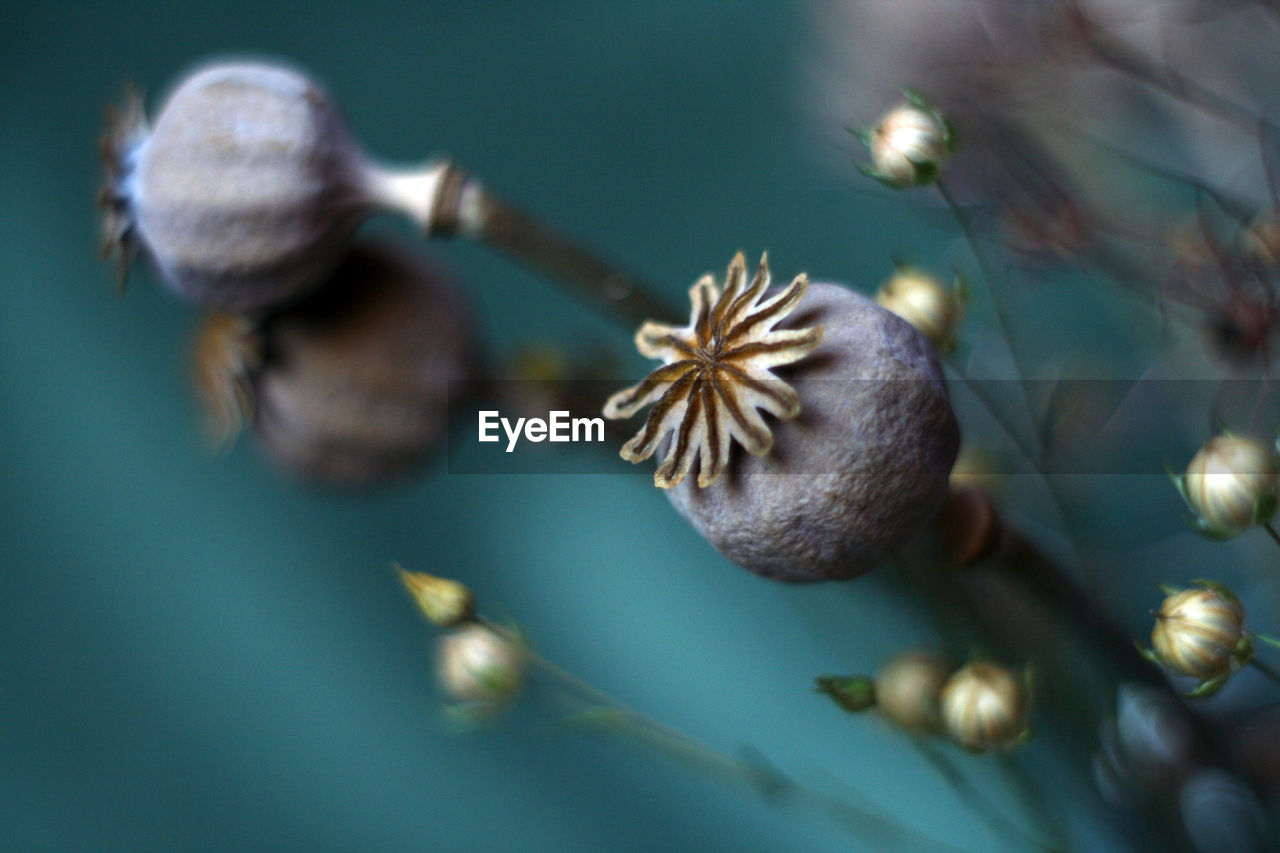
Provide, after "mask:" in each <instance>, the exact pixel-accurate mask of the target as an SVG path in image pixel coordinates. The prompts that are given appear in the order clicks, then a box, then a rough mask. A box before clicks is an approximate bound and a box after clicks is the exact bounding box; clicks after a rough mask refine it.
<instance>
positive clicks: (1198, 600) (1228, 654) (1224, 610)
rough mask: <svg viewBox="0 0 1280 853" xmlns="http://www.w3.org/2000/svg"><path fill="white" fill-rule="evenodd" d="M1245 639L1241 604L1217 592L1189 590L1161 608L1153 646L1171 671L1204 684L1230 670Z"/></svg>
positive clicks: (1153, 636) (1166, 602) (1173, 597)
mask: <svg viewBox="0 0 1280 853" xmlns="http://www.w3.org/2000/svg"><path fill="white" fill-rule="evenodd" d="M1243 637H1244V609H1243V608H1242V607H1241V606H1240V602H1239V601H1236V600H1235V599H1234V597H1232V596H1230V595H1229V594H1226V593H1224V592H1221V591H1219V590H1217V589H1187V590H1183V591H1182V592H1178V593H1174V594H1173V595H1170V596H1169V597H1168V598H1166V599H1165V600H1164V603H1163V604H1161V605H1160V610H1159V612H1158V613H1156V625H1155V629H1154V630H1153V631H1152V632H1151V644H1152V646H1153V647H1154V649H1155V653H1156V657H1157V658H1159V660H1160V662H1161V663H1163V664H1164V665H1165V666H1167V667H1168V668H1169V669H1171V670H1174V671H1175V672H1178V673H1181V674H1182V675H1190V676H1193V677H1195V678H1199V679H1201V680H1202V681H1203V680H1209V679H1213V678H1217V677H1219V676H1224V675H1226V674H1228V673H1229V672H1230V671H1231V666H1232V661H1233V659H1234V655H1235V654H1236V651H1237V649H1238V648H1239V646H1240V641H1241V639H1242V638H1243Z"/></svg>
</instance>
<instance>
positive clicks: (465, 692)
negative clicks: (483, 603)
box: [436, 622, 528, 706]
mask: <svg viewBox="0 0 1280 853" xmlns="http://www.w3.org/2000/svg"><path fill="white" fill-rule="evenodd" d="M527 662H528V651H527V649H526V648H525V647H524V645H522V644H521V643H520V642H518V641H517V640H516V639H514V638H513V637H511V636H508V635H507V634H505V633H503V632H499V631H497V630H495V629H494V628H491V627H489V626H488V625H485V624H482V623H479V622H472V623H469V624H466V625H462V626H461V627H458V628H455V629H453V630H452V631H450V632H449V633H447V634H445V635H444V636H443V637H441V638H440V642H439V646H438V647H437V651H436V674H437V677H438V678H439V681H440V686H441V687H442V688H443V689H444V691H445V692H446V693H448V694H449V696H450V698H452V699H454V700H456V701H458V702H468V703H477V704H480V705H485V706H500V705H503V704H505V703H506V702H508V701H510V700H511V699H512V698H514V697H515V695H516V694H517V693H518V692H520V688H521V686H522V685H523V684H524V671H525V666H526V664H527Z"/></svg>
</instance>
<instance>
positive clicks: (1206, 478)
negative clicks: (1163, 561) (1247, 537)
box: [1179, 434, 1280, 539]
mask: <svg viewBox="0 0 1280 853" xmlns="http://www.w3.org/2000/svg"><path fill="white" fill-rule="evenodd" d="M1179 486H1180V488H1181V490H1182V492H1183V496H1184V497H1185V498H1186V500H1187V504H1188V505H1189V506H1190V507H1191V509H1192V510H1193V511H1194V512H1195V513H1196V516H1197V522H1198V524H1199V526H1200V529H1201V531H1202V532H1204V533H1206V534H1209V535H1211V536H1214V537H1218V538H1223V539H1225V538H1229V537H1232V536H1236V535H1237V534H1239V533H1242V532H1244V531H1245V530H1248V529H1249V528H1250V527H1253V526H1254V525H1258V524H1265V523H1266V522H1268V521H1270V520H1271V517H1272V516H1273V515H1275V512H1276V502H1277V496H1278V494H1280V459H1277V457H1276V452H1275V450H1274V449H1273V448H1272V447H1269V446H1267V445H1265V444H1262V443H1261V442H1258V441H1254V440H1253V439H1250V438H1244V437H1242V436H1236V435H1225V434H1224V435H1219V436H1215V437H1214V438H1211V439H1209V441H1208V442H1206V443H1205V445H1204V447H1202V448H1200V450H1199V452H1197V453H1196V455H1195V456H1194V457H1192V459H1191V462H1190V464H1188V465H1187V471H1186V474H1185V475H1184V476H1183V478H1182V479H1181V481H1180V482H1179Z"/></svg>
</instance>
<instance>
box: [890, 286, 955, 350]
mask: <svg viewBox="0 0 1280 853" xmlns="http://www.w3.org/2000/svg"><path fill="white" fill-rule="evenodd" d="M962 291H963V287H962V285H961V284H960V282H959V280H957V282H956V284H955V285H954V286H952V287H945V286H943V284H942V283H941V282H940V281H938V280H937V279H936V278H934V277H933V276H931V275H929V274H928V273H927V272H925V271H923V270H920V269H916V268H915V267H909V266H900V267H898V269H897V271H896V272H895V273H894V274H893V275H892V276H891V277H890V278H889V279H888V281H886V282H885V283H884V284H882V285H880V289H879V290H877V291H876V304H877V305H879V306H880V307H881V308H884V309H886V310H888V311H892V312H893V313H894V314H897V315H898V316H899V317H901V318H902V319H904V320H906V321H907V322H908V323H910V324H911V325H912V326H915V327H916V331H918V332H919V333H920V334H922V335H924V336H925V337H926V338H927V339H928V340H929V343H931V344H933V346H934V349H936V350H938V351H939V352H946V351H947V350H949V349H951V347H952V346H954V345H955V337H956V330H957V329H958V328H959V326H960V321H961V320H962V319H964V298H963V296H962V295H961V294H962Z"/></svg>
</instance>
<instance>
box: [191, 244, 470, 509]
mask: <svg viewBox="0 0 1280 853" xmlns="http://www.w3.org/2000/svg"><path fill="white" fill-rule="evenodd" d="M245 328H247V327H246V326H245V325H244V324H243V323H239V324H237V323H234V322H229V321H227V320H225V319H221V318H215V319H213V320H211V321H210V323H209V324H208V325H206V331H205V334H204V335H203V336H202V341H203V342H204V343H203V345H202V347H201V351H200V356H201V362H200V364H199V365H198V366H199V372H200V375H201V377H202V381H201V383H200V384H201V388H202V389H203V390H204V398H205V406H206V410H207V411H208V412H209V413H210V418H211V420H213V421H214V422H215V423H224V422H226V421H227V420H231V421H234V418H231V419H228V418H226V416H225V412H227V411H228V410H230V409H231V408H232V407H231V406H229V404H228V402H227V401H229V400H237V401H239V400H243V403H242V404H241V408H240V411H244V412H251V417H252V423H253V428H254V432H255V434H256V435H257V437H258V438H259V439H260V440H261V441H262V443H263V445H264V446H265V447H266V449H267V451H268V452H269V453H270V455H271V456H272V457H273V458H274V459H276V460H277V461H278V462H280V463H281V464H282V465H283V466H284V467H286V468H287V469H289V470H291V471H294V472H296V473H298V474H301V475H303V476H305V477H307V478H309V479H313V480H316V481H319V482H323V483H329V484H334V485H362V484H367V483H372V482H376V481H380V480H384V479H386V478H388V477H391V476H394V475H396V474H400V473H402V472H405V471H407V470H409V469H411V468H412V467H413V466H415V465H416V464H418V463H420V462H421V461H423V459H424V458H425V457H426V456H427V454H428V453H429V452H430V451H431V449H432V448H433V447H434V446H435V445H436V443H437V441H438V440H439V439H440V438H441V435H442V433H443V432H444V430H445V428H446V421H447V418H448V411H449V404H450V401H451V398H452V397H454V396H456V395H457V394H458V393H459V391H460V389H462V388H463V387H464V386H465V383H466V382H467V381H469V380H470V378H471V375H472V360H473V359H472V353H473V343H472V338H471V320H470V317H469V315H468V312H467V311H466V309H465V306H464V304H463V301H462V298H461V296H460V295H459V294H458V293H457V292H456V291H455V290H454V289H453V287H452V285H451V283H450V282H449V280H448V279H447V277H445V276H444V275H443V274H441V273H440V272H439V271H438V270H436V269H434V268H433V267H431V266H429V265H428V264H426V263H425V262H424V261H423V260H421V259H420V258H418V257H416V256H414V255H411V254H409V253H407V252H405V251H403V250H401V249H398V248H394V247H391V246H388V245H383V244H379V243H370V242H366V243H361V244H359V245H357V246H356V247H354V248H353V249H352V251H351V252H350V254H349V255H348V256H347V258H346V260H344V261H343V263H342V266H341V267H339V269H338V270H337V271H336V272H335V274H334V275H333V277H332V278H331V279H330V280H329V281H328V282H327V283H326V284H325V286H324V287H323V288H322V289H321V290H320V291H319V292H318V293H316V294H315V295H314V296H313V297H312V298H311V299H309V300H307V301H306V302H304V303H302V304H299V305H297V306H295V307H294V308H292V309H290V310H288V311H285V312H282V313H279V314H275V315H273V316H271V317H269V318H267V319H266V320H264V321H262V322H261V323H260V324H258V326H257V332H256V335H257V336H258V338H259V339H260V340H259V341H258V343H257V344H256V348H257V349H258V350H259V351H260V352H261V359H260V364H257V365H256V366H252V364H251V362H249V360H247V359H244V358H239V357H237V356H235V355H234V354H236V353H239V352H241V351H242V350H244V349H246V347H247V345H248V344H247V342H246V340H245V339H244V337H243V330H244V329H245ZM219 334H221V335H223V336H225V338H226V339H227V340H225V341H222V342H218V341H217V337H218V335H219ZM229 388H231V389H234V390H228V389H229ZM242 388H243V389H248V392H247V393H243V394H242V392H241V390H240V389H242Z"/></svg>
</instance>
